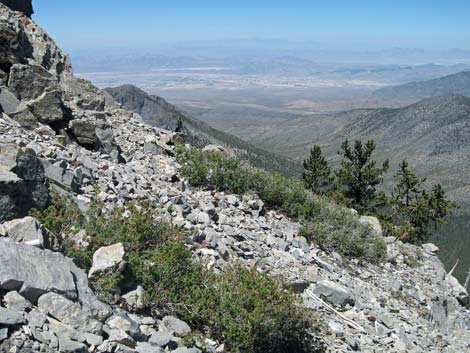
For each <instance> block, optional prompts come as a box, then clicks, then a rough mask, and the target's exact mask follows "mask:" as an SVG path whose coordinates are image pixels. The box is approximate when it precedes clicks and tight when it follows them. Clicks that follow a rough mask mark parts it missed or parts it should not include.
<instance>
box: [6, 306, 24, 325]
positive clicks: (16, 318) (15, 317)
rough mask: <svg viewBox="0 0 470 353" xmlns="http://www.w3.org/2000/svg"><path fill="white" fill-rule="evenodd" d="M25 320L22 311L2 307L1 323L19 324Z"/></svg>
mask: <svg viewBox="0 0 470 353" xmlns="http://www.w3.org/2000/svg"><path fill="white" fill-rule="evenodd" d="M24 322H25V318H24V317H23V315H22V314H21V313H19V312H17V311H14V310H11V309H5V308H2V307H0V325H18V324H22V323H24Z"/></svg>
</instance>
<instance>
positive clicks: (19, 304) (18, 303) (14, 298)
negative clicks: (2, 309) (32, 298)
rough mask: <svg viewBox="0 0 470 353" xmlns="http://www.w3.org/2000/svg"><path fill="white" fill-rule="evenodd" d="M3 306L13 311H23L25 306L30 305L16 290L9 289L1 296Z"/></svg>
mask: <svg viewBox="0 0 470 353" xmlns="http://www.w3.org/2000/svg"><path fill="white" fill-rule="evenodd" d="M3 301H4V302H5V306H6V307H7V308H8V309H11V310H14V311H25V309H26V308H29V307H31V303H30V302H28V301H27V300H26V299H25V298H24V297H22V296H21V295H20V294H19V293H18V292H17V291H11V292H8V293H7V294H5V296H4V297H3Z"/></svg>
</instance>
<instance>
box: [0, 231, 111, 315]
mask: <svg viewBox="0 0 470 353" xmlns="http://www.w3.org/2000/svg"><path fill="white" fill-rule="evenodd" d="M0 289H3V290H7V291H11V290H16V291H18V292H19V294H21V295H22V296H23V297H24V298H26V299H27V300H29V301H31V302H32V303H33V304H34V303H37V301H38V298H39V297H40V296H42V295H43V294H46V293H48V292H53V293H57V294H61V295H62V296H64V297H65V298H67V299H70V300H78V301H79V302H80V303H81V304H82V309H83V310H85V311H87V312H89V313H90V315H92V316H93V317H94V318H96V319H103V318H106V317H108V316H109V314H110V310H109V307H108V306H107V305H105V304H103V303H101V302H100V301H99V300H98V299H97V298H96V296H95V295H94V294H93V292H92V290H91V289H90V288H89V286H88V279H87V276H86V274H85V273H84V272H83V271H82V270H81V269H79V268H78V267H77V266H76V265H75V264H74V263H73V261H72V260H71V259H68V258H66V257H64V256H63V255H62V254H60V253H56V252H52V251H49V250H42V249H38V248H35V247H32V246H29V245H27V244H23V243H15V242H13V241H12V240H10V239H8V238H0Z"/></svg>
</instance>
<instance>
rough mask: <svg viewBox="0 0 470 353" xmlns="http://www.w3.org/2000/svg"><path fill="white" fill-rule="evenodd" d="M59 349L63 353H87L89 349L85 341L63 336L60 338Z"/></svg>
mask: <svg viewBox="0 0 470 353" xmlns="http://www.w3.org/2000/svg"><path fill="white" fill-rule="evenodd" d="M59 351H61V352H63V353H86V352H88V349H87V347H86V346H85V345H84V344H83V343H80V342H75V341H72V340H71V339H68V338H61V339H59Z"/></svg>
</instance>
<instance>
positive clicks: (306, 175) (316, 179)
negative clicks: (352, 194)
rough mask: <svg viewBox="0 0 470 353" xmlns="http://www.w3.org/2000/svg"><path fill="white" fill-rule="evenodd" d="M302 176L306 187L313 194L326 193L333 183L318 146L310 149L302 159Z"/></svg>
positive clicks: (326, 163)
mask: <svg viewBox="0 0 470 353" xmlns="http://www.w3.org/2000/svg"><path fill="white" fill-rule="evenodd" d="M302 178H303V180H304V183H305V187H306V188H307V189H310V190H312V192H314V193H315V194H324V193H327V192H328V191H329V189H330V187H331V184H332V183H333V177H332V176H331V169H330V167H329V166H328V162H327V160H326V159H325V157H323V155H322V150H321V148H320V146H318V145H315V146H313V148H312V149H311V150H310V156H309V157H308V158H306V159H305V160H304V172H303V173H302Z"/></svg>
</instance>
